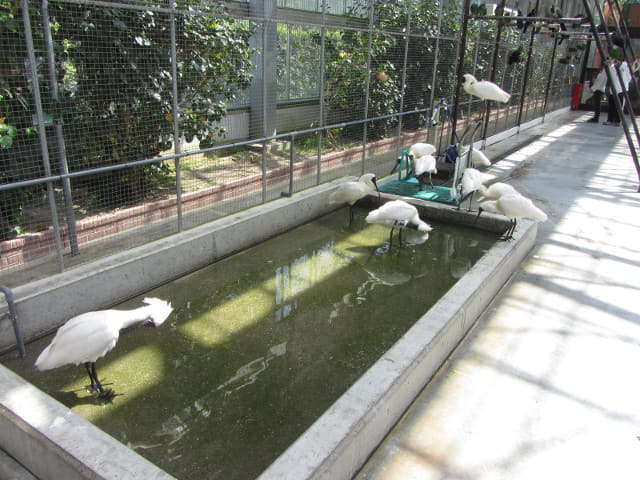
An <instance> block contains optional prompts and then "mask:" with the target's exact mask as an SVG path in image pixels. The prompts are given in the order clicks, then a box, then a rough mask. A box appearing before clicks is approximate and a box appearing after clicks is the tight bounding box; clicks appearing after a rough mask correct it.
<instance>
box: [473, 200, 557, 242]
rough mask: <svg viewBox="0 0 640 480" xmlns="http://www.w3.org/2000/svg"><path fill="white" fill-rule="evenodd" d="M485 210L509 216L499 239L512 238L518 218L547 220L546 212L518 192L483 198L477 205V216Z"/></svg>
mask: <svg viewBox="0 0 640 480" xmlns="http://www.w3.org/2000/svg"><path fill="white" fill-rule="evenodd" d="M483 210H486V211H488V212H493V213H501V214H502V215H504V216H506V217H508V218H509V221H510V225H509V228H507V231H506V232H505V233H504V235H503V236H502V237H500V238H501V240H510V239H512V238H513V232H514V231H515V229H516V223H517V221H518V219H519V218H530V219H531V220H536V221H538V222H544V221H546V220H547V214H546V213H544V212H543V211H542V210H540V209H539V208H538V207H536V206H535V205H534V204H533V202H532V201H531V200H530V199H528V198H527V197H524V196H522V195H520V194H518V193H516V194H513V193H511V194H507V195H502V196H500V197H498V198H497V199H496V200H485V201H483V202H481V203H480V206H479V207H478V216H480V214H481V213H482V212H483Z"/></svg>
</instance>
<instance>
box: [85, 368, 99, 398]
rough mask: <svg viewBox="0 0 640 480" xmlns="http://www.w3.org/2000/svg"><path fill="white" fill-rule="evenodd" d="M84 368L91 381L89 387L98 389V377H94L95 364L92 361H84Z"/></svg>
mask: <svg viewBox="0 0 640 480" xmlns="http://www.w3.org/2000/svg"><path fill="white" fill-rule="evenodd" d="M84 368H86V369H87V373H88V374H89V380H90V381H91V389H92V390H94V391H98V385H99V382H98V379H97V378H96V376H95V375H96V364H95V363H93V362H85V364H84Z"/></svg>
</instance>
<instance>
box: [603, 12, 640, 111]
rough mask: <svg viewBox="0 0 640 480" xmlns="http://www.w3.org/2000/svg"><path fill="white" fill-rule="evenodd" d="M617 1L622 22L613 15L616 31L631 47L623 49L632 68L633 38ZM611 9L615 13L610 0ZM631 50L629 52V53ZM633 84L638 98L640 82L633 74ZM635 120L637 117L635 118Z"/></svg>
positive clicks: (625, 57)
mask: <svg viewBox="0 0 640 480" xmlns="http://www.w3.org/2000/svg"><path fill="white" fill-rule="evenodd" d="M614 1H615V5H616V9H617V10H618V14H619V15H620V22H619V21H618V19H617V18H616V16H615V15H613V19H614V20H615V21H616V22H615V24H616V30H617V32H618V35H619V36H620V37H621V38H624V39H625V45H629V48H628V49H626V48H624V49H623V52H624V59H625V60H626V61H627V64H628V65H629V67H631V63H632V61H633V60H632V59H631V58H629V55H628V53H631V55H633V47H632V44H631V37H630V36H629V28H628V27H627V21H626V20H625V18H624V16H623V15H622V10H621V9H620V4H619V3H618V0H614ZM609 8H610V9H611V10H612V13H613V6H612V4H611V0H609ZM620 23H622V26H623V27H624V33H623V30H622V29H621V28H620ZM627 50H629V51H627ZM630 60H631V61H630ZM631 83H633V86H634V88H635V90H636V95H638V97H640V87H639V86H638V80H637V78H636V76H635V75H633V72H632V74H631ZM627 104H628V105H631V103H630V102H627ZM634 118H635V117H634Z"/></svg>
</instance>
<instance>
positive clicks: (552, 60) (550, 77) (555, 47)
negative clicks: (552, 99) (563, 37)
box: [542, 34, 558, 121]
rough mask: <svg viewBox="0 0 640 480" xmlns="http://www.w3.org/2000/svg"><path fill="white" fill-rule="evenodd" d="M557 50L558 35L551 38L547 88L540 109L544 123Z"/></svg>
mask: <svg viewBox="0 0 640 480" xmlns="http://www.w3.org/2000/svg"><path fill="white" fill-rule="evenodd" d="M557 48H558V34H556V35H554V36H553V50H551V62H550V63H551V67H550V68H549V76H548V77H547V88H545V93H544V105H543V107H542V119H543V121H544V116H545V114H546V113H547V103H548V101H549V90H550V89H551V80H552V78H553V70H554V69H553V67H554V66H555V64H556V51H557Z"/></svg>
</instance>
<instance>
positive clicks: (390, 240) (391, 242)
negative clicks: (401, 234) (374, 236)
mask: <svg viewBox="0 0 640 480" xmlns="http://www.w3.org/2000/svg"><path fill="white" fill-rule="evenodd" d="M394 228H396V227H395V226H393V227H391V233H390V234H389V248H391V246H392V245H393V229H394Z"/></svg>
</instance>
